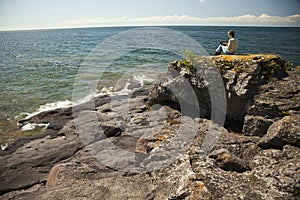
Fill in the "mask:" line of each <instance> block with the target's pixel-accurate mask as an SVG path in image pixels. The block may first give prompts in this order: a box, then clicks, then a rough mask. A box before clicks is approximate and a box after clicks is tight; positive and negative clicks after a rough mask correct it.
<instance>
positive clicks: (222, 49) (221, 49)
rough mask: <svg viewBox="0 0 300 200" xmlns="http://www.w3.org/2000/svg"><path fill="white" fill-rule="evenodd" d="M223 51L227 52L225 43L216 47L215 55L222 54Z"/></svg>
mask: <svg viewBox="0 0 300 200" xmlns="http://www.w3.org/2000/svg"><path fill="white" fill-rule="evenodd" d="M221 52H223V53H226V52H227V46H225V45H221V44H220V45H219V46H218V48H217V49H216V52H215V55H219V54H221Z"/></svg>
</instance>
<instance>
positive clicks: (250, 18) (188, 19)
mask: <svg viewBox="0 0 300 200" xmlns="http://www.w3.org/2000/svg"><path fill="white" fill-rule="evenodd" d="M148 25H150V26H151V25H229V26H234V25H237V26H244V25H245V26H298V27H299V26H300V14H296V15H291V16H285V17H281V16H270V15H267V14H261V15H260V16H255V15H250V14H247V15H242V16H234V17H207V18H200V17H192V16H189V15H181V16H177V15H173V16H153V17H141V18H130V17H127V16H124V17H117V18H94V19H86V18H82V19H77V20H70V21H64V22H61V23H57V24H48V25H44V26H43V27H22V29H26V28H27V29H32V28H71V27H98V26H99V27H100V26H148ZM0 29H5V28H4V27H2V28H1V27H0ZM6 29H7V28H6ZM15 29H18V28H15ZM19 29H20V28H19Z"/></svg>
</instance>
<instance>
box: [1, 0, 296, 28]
mask: <svg viewBox="0 0 300 200" xmlns="http://www.w3.org/2000/svg"><path fill="white" fill-rule="evenodd" d="M147 25H150V26H156V25H159V26H160V25H229V26H233V25H237V26H298V27H300V0H0V30H22V29H47V28H72V27H101V26H147Z"/></svg>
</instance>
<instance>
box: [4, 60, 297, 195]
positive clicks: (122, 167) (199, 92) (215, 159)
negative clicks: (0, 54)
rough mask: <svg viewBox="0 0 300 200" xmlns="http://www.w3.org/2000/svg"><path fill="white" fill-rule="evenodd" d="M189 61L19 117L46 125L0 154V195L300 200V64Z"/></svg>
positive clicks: (173, 64) (252, 61)
mask: <svg viewBox="0 0 300 200" xmlns="http://www.w3.org/2000/svg"><path fill="white" fill-rule="evenodd" d="M192 63H193V65H192V64H191V62H189V61H175V62H172V63H170V64H169V66H168V73H167V74H164V75H162V76H161V77H160V78H159V79H158V81H157V82H156V83H154V84H153V85H152V86H151V88H150V90H149V91H148V90H143V89H137V90H136V91H135V92H133V93H131V94H129V95H120V96H101V97H97V98H95V99H93V100H91V101H90V102H87V103H85V104H82V105H78V106H75V107H73V108H66V109H57V110H52V111H48V112H44V113H40V114H38V115H36V116H34V117H32V118H30V119H26V120H23V121H21V122H20V123H22V124H27V123H49V126H48V127H47V129H46V130H45V131H44V132H43V133H42V134H40V135H38V136H34V137H29V138H23V139H21V140H18V141H15V142H14V143H12V144H10V145H9V146H8V147H7V148H6V149H5V150H4V151H1V152H0V163H1V166H0V180H1V183H0V195H1V196H0V199H113V200H115V199H157V200H158V199H159V200H160V199H170V200H171V199H173V200H175V199H226V200H227V199H300V182H299V181H300V174H299V170H300V162H299V161H300V149H299V147H300V141H299V139H300V111H299V108H300V105H299V104H300V82H299V77H300V69H299V68H292V69H290V70H288V69H289V64H288V63H286V62H285V61H284V60H282V59H281V58H280V57H278V56H275V55H248V56H217V57H213V60H212V58H202V59H198V60H197V61H195V62H192ZM195 66H196V67H195ZM198 66H200V68H199V67H198ZM216 70H217V73H216ZM287 70H288V71H287ZM207 77H209V78H207ZM218 80H219V81H218ZM220 80H221V81H220ZM216 86H217V87H216ZM220 102H221V103H220ZM222 102H223V103H222ZM91 105H92V106H91Z"/></svg>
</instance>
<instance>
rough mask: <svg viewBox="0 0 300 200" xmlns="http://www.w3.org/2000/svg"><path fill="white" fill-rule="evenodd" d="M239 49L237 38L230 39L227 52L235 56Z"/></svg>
mask: <svg viewBox="0 0 300 200" xmlns="http://www.w3.org/2000/svg"><path fill="white" fill-rule="evenodd" d="M237 48H238V40H237V39H235V38H230V39H229V40H228V47H227V51H229V52H230V53H233V54H234V53H235V52H236V50H237Z"/></svg>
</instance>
